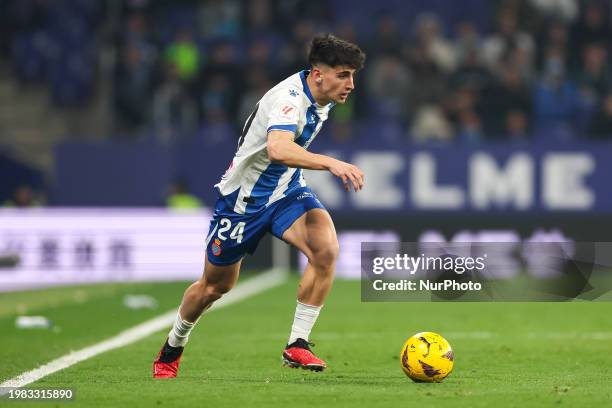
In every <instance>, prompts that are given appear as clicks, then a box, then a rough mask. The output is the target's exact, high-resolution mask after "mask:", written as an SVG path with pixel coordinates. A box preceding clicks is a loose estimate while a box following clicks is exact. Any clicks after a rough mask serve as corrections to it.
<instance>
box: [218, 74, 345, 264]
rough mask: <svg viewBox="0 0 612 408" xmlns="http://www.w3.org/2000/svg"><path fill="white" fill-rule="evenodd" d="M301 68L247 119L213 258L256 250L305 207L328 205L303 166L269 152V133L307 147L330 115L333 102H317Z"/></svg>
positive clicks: (222, 260)
mask: <svg viewBox="0 0 612 408" xmlns="http://www.w3.org/2000/svg"><path fill="white" fill-rule="evenodd" d="M308 74H309V72H308V71H301V72H298V73H297V74H294V75H292V76H290V77H289V78H287V79H285V80H284V81H282V82H280V83H279V84H278V85H276V86H275V87H274V88H272V89H270V90H269V91H268V92H267V93H266V94H265V95H264V96H263V97H262V98H261V100H260V101H259V102H258V103H257V106H256V107H255V110H254V111H253V113H251V115H250V116H249V118H248V119H247V121H246V123H245V125H244V129H243V131H242V135H241V137H240V141H239V143H238V146H239V147H238V151H237V152H236V155H235V156H234V158H233V160H232V164H231V165H230V167H229V169H228V170H227V171H226V172H225V174H224V175H223V177H222V178H221V181H220V182H219V183H217V184H216V185H215V188H216V189H217V191H218V192H219V195H220V196H219V199H218V200H217V203H216V205H215V212H214V215H213V219H212V221H211V223H210V229H209V232H208V236H207V238H206V254H207V258H208V260H209V261H210V262H211V263H213V264H215V265H231V264H234V263H236V262H238V261H239V260H241V259H242V258H243V257H244V255H245V253H247V252H248V253H252V252H253V251H254V250H255V249H256V248H257V244H258V243H259V241H260V240H261V238H262V237H263V236H264V235H265V234H266V233H267V232H271V233H272V234H274V235H275V236H277V237H278V238H282V236H283V233H284V232H285V231H286V230H287V229H288V228H289V227H290V226H291V225H292V224H293V223H294V222H295V220H297V219H298V218H299V217H300V216H301V215H302V214H304V213H305V212H307V211H309V210H311V209H314V208H324V207H323V205H322V204H321V203H320V202H319V200H318V199H317V197H316V196H315V194H314V193H313V192H312V191H311V190H310V189H309V188H308V186H306V182H305V181H304V177H303V175H302V170H301V169H298V168H291V167H288V166H285V165H283V164H280V163H272V162H270V159H269V158H268V150H267V143H268V133H269V132H270V131H272V130H282V131H287V132H292V133H293V140H294V141H295V143H297V144H298V145H300V146H302V147H303V148H305V149H307V148H308V146H310V143H312V141H313V140H314V138H315V137H316V135H317V134H318V133H319V131H320V130H321V127H322V126H323V122H325V120H327V117H328V115H329V111H330V109H331V108H332V107H333V103H329V104H328V105H325V106H321V105H319V104H317V103H316V102H315V100H314V98H313V97H312V94H311V93H310V90H309V89H308V84H307V83H306V77H307V76H308Z"/></svg>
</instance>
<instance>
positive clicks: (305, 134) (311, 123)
mask: <svg viewBox="0 0 612 408" xmlns="http://www.w3.org/2000/svg"><path fill="white" fill-rule="evenodd" d="M319 120H320V119H319V115H317V110H316V107H315V106H314V105H311V106H310V107H309V108H308V109H307V110H306V124H305V125H304V129H302V134H301V135H300V136H299V137H298V138H297V139H295V143H297V144H299V145H300V146H302V147H304V145H305V144H306V142H307V141H309V140H310V138H311V137H312V135H313V134H314V132H315V130H316V129H317V125H318V124H319Z"/></svg>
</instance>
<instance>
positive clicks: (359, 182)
mask: <svg viewBox="0 0 612 408" xmlns="http://www.w3.org/2000/svg"><path fill="white" fill-rule="evenodd" d="M329 171H330V172H331V173H332V174H333V175H334V176H336V177H340V178H341V179H342V183H343V184H344V189H345V190H346V191H351V185H352V186H353V189H354V190H355V191H359V190H361V189H362V188H363V183H364V182H365V175H364V174H363V171H361V169H360V168H359V167H357V166H355V165H353V164H350V163H346V162H343V161H341V160H335V161H334V162H333V163H332V164H331V165H330V167H329Z"/></svg>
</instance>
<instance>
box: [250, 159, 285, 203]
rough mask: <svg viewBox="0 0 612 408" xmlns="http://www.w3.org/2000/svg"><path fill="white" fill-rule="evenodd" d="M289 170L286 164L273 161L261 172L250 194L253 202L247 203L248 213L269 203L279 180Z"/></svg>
mask: <svg viewBox="0 0 612 408" xmlns="http://www.w3.org/2000/svg"><path fill="white" fill-rule="evenodd" d="M287 170H288V167H287V166H285V165H284V164H280V163H271V164H270V165H268V167H266V169H265V170H264V171H262V172H261V174H260V175H259V178H258V179H257V182H256V183H255V185H254V186H253V190H252V191H251V194H250V195H249V199H250V200H251V202H249V203H247V206H246V209H245V213H246V214H250V213H252V212H255V211H257V210H259V209H261V208H262V207H263V206H265V205H266V204H267V203H268V200H269V199H270V196H271V195H272V193H273V192H274V190H275V189H276V187H277V186H278V181H279V180H280V178H281V176H282V175H283V174H284V173H285V172H286V171H287Z"/></svg>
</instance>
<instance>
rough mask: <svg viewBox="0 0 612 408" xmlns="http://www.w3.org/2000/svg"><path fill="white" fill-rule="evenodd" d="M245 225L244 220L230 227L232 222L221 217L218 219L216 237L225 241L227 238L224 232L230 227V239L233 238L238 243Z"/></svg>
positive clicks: (240, 241)
mask: <svg viewBox="0 0 612 408" xmlns="http://www.w3.org/2000/svg"><path fill="white" fill-rule="evenodd" d="M245 225H246V224H245V223H244V222H242V221H240V222H239V223H238V224H236V225H235V226H234V229H232V222H231V221H230V220H229V219H227V218H221V220H220V221H219V227H220V228H219V231H217V237H219V239H220V240H222V241H225V240H226V239H227V237H226V236H225V233H226V232H227V231H229V230H230V229H232V232H230V235H229V237H230V239H234V240H236V242H237V243H239V244H240V243H242V234H243V233H244V226H245Z"/></svg>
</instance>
